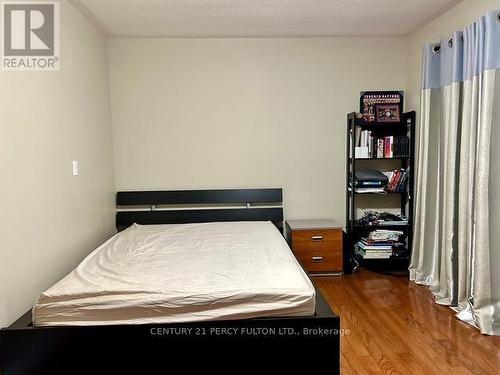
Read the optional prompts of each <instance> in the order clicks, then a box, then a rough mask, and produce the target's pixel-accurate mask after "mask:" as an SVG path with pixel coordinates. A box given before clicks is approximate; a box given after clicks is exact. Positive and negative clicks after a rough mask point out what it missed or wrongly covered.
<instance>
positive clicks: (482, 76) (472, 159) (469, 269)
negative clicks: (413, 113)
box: [410, 11, 500, 335]
mask: <svg viewBox="0 0 500 375" xmlns="http://www.w3.org/2000/svg"><path fill="white" fill-rule="evenodd" d="M499 68H500V12H499V11H492V12H490V13H488V14H486V15H485V16H484V17H482V18H480V19H479V20H477V21H476V22H475V23H474V24H472V25H471V26H469V27H467V28H465V29H464V30H463V31H459V32H455V33H454V34H453V35H452V36H451V38H449V39H446V40H442V41H441V42H440V43H435V44H430V45H428V46H426V47H425V48H424V56H423V76H422V77H423V82H422V93H421V108H420V122H419V126H418V129H417V165H416V180H415V181H416V185H415V188H416V201H415V221H414V222H415V225H414V241H413V249H412V260H411V265H410V278H411V280H414V281H415V282H416V283H419V284H424V285H428V286H429V289H430V290H431V292H432V293H433V294H434V296H435V298H436V302H437V303H439V304H443V305H449V306H452V307H453V308H454V309H455V310H456V311H457V317H458V318H459V319H462V320H464V321H467V322H469V323H470V324H473V325H475V326H476V327H478V328H479V329H480V331H481V333H484V334H490V335H500V71H499V70H498V69H499Z"/></svg>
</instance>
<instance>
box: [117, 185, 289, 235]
mask: <svg viewBox="0 0 500 375" xmlns="http://www.w3.org/2000/svg"><path fill="white" fill-rule="evenodd" d="M116 207H117V212H116V229H118V230H119V231H121V230H123V229H125V228H127V227H129V226H130V225H132V224H133V223H137V224H187V223H206V222H214V221H272V222H273V223H274V224H275V225H276V226H277V227H278V228H279V229H280V230H283V192H282V189H278V188H273V189H222V190H170V191H119V192H118V193H116Z"/></svg>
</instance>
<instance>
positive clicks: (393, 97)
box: [359, 91, 403, 122]
mask: <svg viewBox="0 0 500 375" xmlns="http://www.w3.org/2000/svg"><path fill="white" fill-rule="evenodd" d="M376 105H387V106H392V108H394V106H396V107H397V108H398V110H397V112H398V117H399V120H397V121H396V120H385V121H380V122H399V121H401V114H402V113H403V91H362V92H361V95H360V99H359V111H360V112H361V115H362V116H363V120H364V121H365V122H379V121H378V120H377V113H376V111H375V106H376ZM386 109H387V108H386ZM390 112H391V113H394V110H391V111H390ZM381 114H382V113H381ZM391 118H393V116H391Z"/></svg>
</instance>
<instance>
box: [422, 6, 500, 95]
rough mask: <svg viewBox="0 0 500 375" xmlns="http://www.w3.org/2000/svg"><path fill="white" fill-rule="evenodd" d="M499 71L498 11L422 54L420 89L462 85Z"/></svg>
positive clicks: (499, 24)
mask: <svg viewBox="0 0 500 375" xmlns="http://www.w3.org/2000/svg"><path fill="white" fill-rule="evenodd" d="M499 68H500V11H499V10H494V11H491V12H488V13H487V14H486V15H484V16H483V17H481V18H480V19H478V20H477V21H476V22H474V23H473V24H472V25H470V26H468V27H466V28H465V29H464V30H463V31H456V32H454V33H453V35H452V36H451V38H449V39H443V40H441V42H439V43H432V44H428V45H426V46H425V47H424V50H423V74H422V88H423V89H433V88H438V87H443V86H447V85H450V84H452V83H455V82H463V81H467V80H470V79H472V78H473V77H475V76H478V75H479V74H481V73H482V72H483V71H485V70H490V69H499Z"/></svg>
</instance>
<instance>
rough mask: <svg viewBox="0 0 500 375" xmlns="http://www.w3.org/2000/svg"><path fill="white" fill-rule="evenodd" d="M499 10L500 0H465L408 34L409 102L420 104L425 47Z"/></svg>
mask: <svg viewBox="0 0 500 375" xmlns="http://www.w3.org/2000/svg"><path fill="white" fill-rule="evenodd" d="M494 9H499V10H500V0H464V1H462V2H461V3H459V4H458V5H456V6H455V7H453V8H451V9H450V10H448V11H447V12H446V13H444V14H442V15H441V16H440V17H438V18H436V19H435V20H433V21H432V22H430V23H428V24H427V25H425V26H424V27H422V28H420V29H419V30H417V31H416V32H415V33H413V34H412V35H410V36H409V37H408V81H407V85H406V86H407V89H408V90H407V102H408V105H409V106H410V107H413V108H418V106H419V103H420V87H421V73H422V72H421V69H422V47H423V46H424V45H426V44H428V43H434V42H438V41H440V40H441V39H444V38H449V37H451V34H452V33H453V32H454V31H457V30H461V29H463V28H464V27H466V26H468V25H470V24H471V23H473V22H474V21H475V20H476V19H477V18H479V17H481V16H482V15H483V14H485V13H486V12H488V11H490V10H494Z"/></svg>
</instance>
